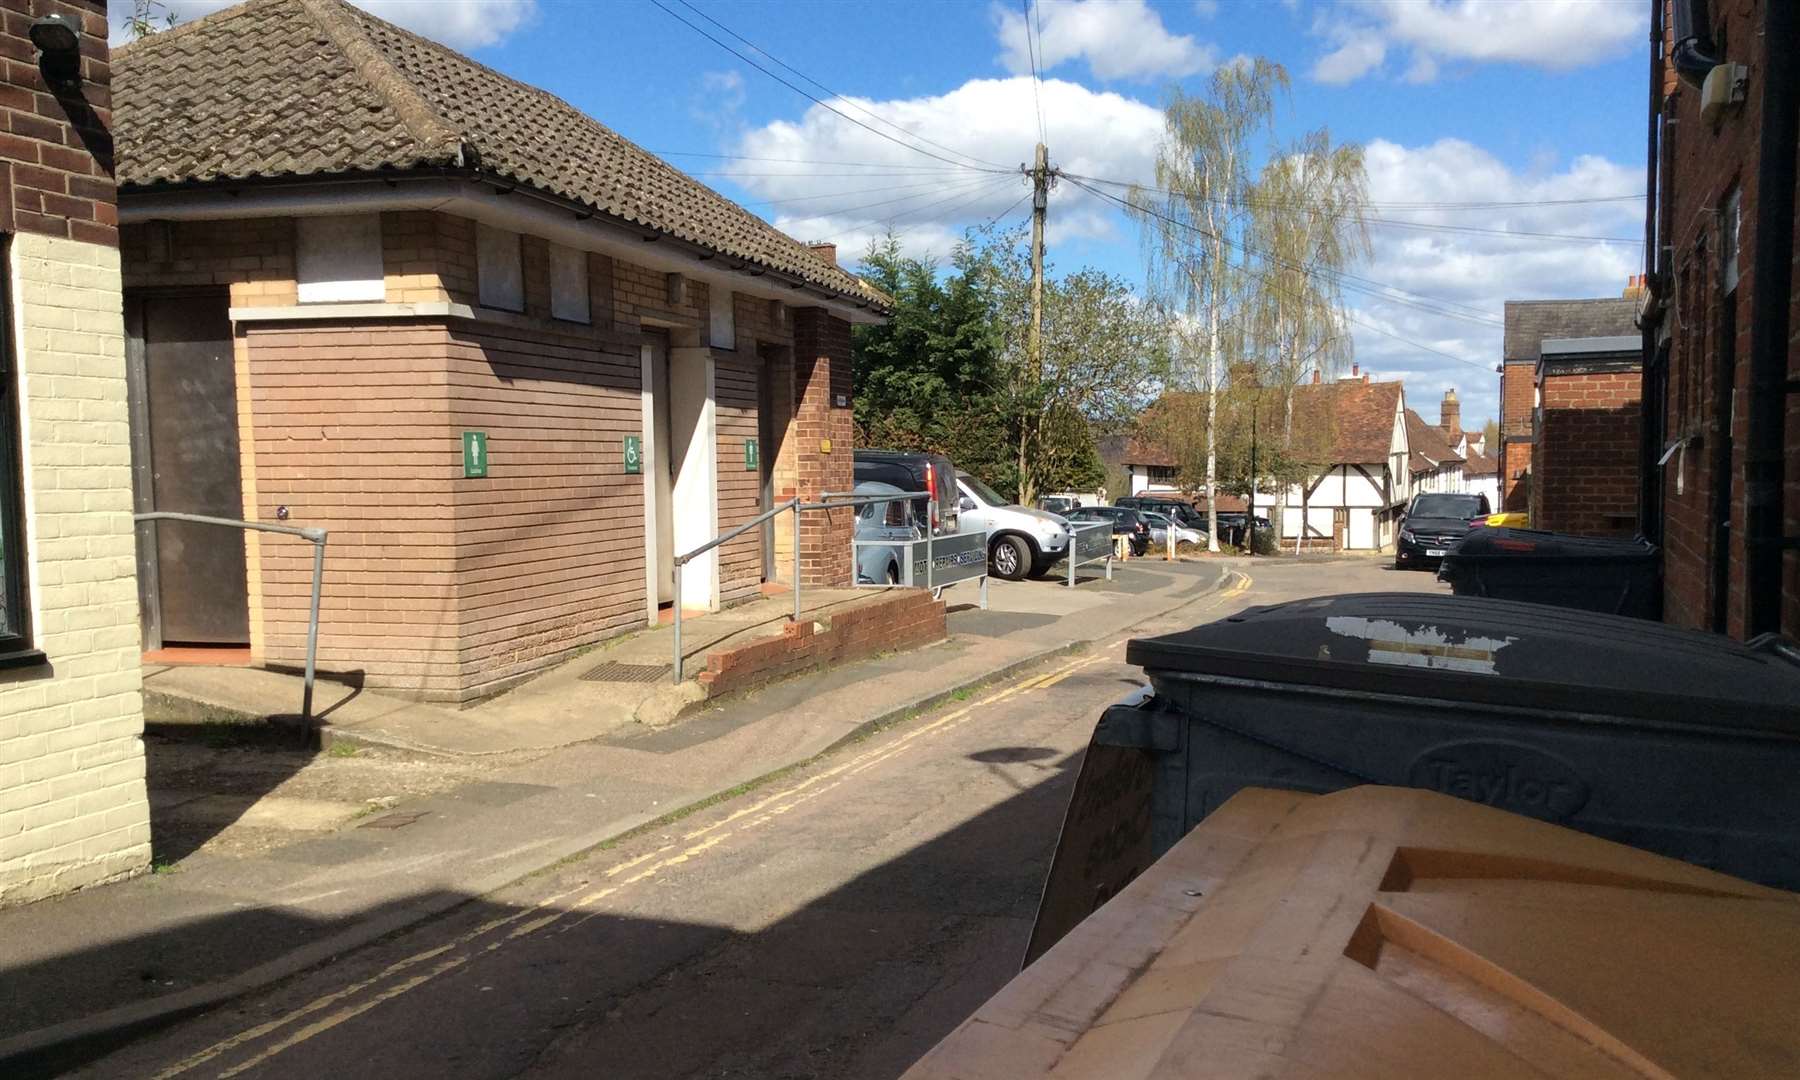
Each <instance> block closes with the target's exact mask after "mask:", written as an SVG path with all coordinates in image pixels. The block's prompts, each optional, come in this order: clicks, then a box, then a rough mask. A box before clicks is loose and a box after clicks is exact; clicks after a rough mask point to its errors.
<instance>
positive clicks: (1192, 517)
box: [1114, 495, 1206, 529]
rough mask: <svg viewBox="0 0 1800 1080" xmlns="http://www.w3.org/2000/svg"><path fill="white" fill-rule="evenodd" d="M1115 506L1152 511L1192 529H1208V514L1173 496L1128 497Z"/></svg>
mask: <svg viewBox="0 0 1800 1080" xmlns="http://www.w3.org/2000/svg"><path fill="white" fill-rule="evenodd" d="M1114 505H1116V506H1123V507H1127V508H1129V509H1132V510H1151V511H1154V512H1156V513H1158V514H1162V515H1164V516H1166V517H1168V518H1169V520H1171V521H1174V522H1176V523H1177V524H1181V525H1186V526H1187V527H1188V528H1190V529H1204V528H1206V514H1205V513H1203V512H1202V511H1200V510H1198V509H1196V508H1195V506H1194V504H1193V503H1191V502H1188V501H1187V500H1186V499H1178V498H1176V497H1175V496H1173V495H1127V496H1125V497H1124V498H1122V499H1120V500H1119V501H1118V502H1117V503H1115V504H1114Z"/></svg>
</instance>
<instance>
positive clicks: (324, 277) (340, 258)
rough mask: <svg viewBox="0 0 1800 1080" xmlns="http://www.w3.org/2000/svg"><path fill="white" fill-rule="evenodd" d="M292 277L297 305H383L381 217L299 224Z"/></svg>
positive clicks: (322, 219) (344, 216) (343, 217)
mask: <svg viewBox="0 0 1800 1080" xmlns="http://www.w3.org/2000/svg"><path fill="white" fill-rule="evenodd" d="M294 272H295V277H296V278H297V279H298V282H299V293H300V302H301V303H302V304H343V303H353V302H356V301H362V300H385V299H387V286H386V284H385V283H384V282H383V281H382V277H381V216H380V215H379V214H340V215H336V216H333V217H303V218H300V219H299V220H298V221H297V222H296V223H295V226H294Z"/></svg>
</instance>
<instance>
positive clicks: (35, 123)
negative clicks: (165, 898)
mask: <svg viewBox="0 0 1800 1080" xmlns="http://www.w3.org/2000/svg"><path fill="white" fill-rule="evenodd" d="M49 17H54V18H55V19H61V20H66V24H65V25H64V26H62V27H60V28H59V27H56V26H53V25H50V24H48V23H46V22H45V20H46V18H49ZM38 24H43V25H38ZM34 27H35V28H36V30H37V32H38V34H39V35H40V36H41V37H42V38H43V40H44V41H45V43H46V45H47V50H46V51H45V52H43V53H42V54H41V59H40V58H38V55H39V54H38V53H37V50H36V49H35V47H34V45H33V43H32V39H31V35H32V32H33V29H34ZM69 30H73V31H75V33H74V34H73V35H72V36H71V35H69V34H68V33H67V31H69ZM59 37H60V38H62V40H61V41H58V40H57V39H58V38H59ZM63 44H73V46H74V48H73V49H67V50H65V49H63V48H60V47H59V46H60V45H63ZM0 54H3V55H4V56H5V57H7V58H9V59H7V61H6V62H5V63H4V65H3V67H0V114H4V125H3V126H4V128H5V131H6V132H7V133H6V134H0V245H3V246H4V253H3V258H4V266H5V275H6V276H5V282H4V287H3V289H0V307H3V308H4V309H5V310H4V311H0V904H13V903H21V902H25V901H29V900H34V899H38V898H41V897H44V896H49V895H52V894H55V893H59V892H65V891H67V890H70V889H74V888H79V887H81V886H84V885H91V884H94V883H96V882H101V881H106V880H109V879H111V878H116V877H120V876H123V875H126V874H130V873H134V872H136V871H139V870H142V869H144V867H146V866H147V865H148V864H149V860H150V823H149V806H148V803H147V801H146V798H145V790H144V748H143V742H142V738H141V736H142V733H143V724H144V720H143V706H142V698H141V694H140V682H139V673H138V625H137V595H136V581H135V576H134V573H133V562H132V524H131V459H130V441H129V439H128V437H127V424H126V391H125V352H124V333H123V329H122V327H121V325H120V318H119V251H118V234H117V230H116V227H115V225H116V222H117V217H116V207H115V202H114V195H113V181H112V176H111V172H112V168H113V161H112V137H111V135H110V134H109V132H108V129H109V128H110V127H111V126H112V115H111V114H112V102H111V100H110V90H109V86H110V76H109V71H108V63H107V51H106V14H105V9H104V5H103V4H101V3H99V2H98V0H96V2H93V3H83V2H77V0H0Z"/></svg>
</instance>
